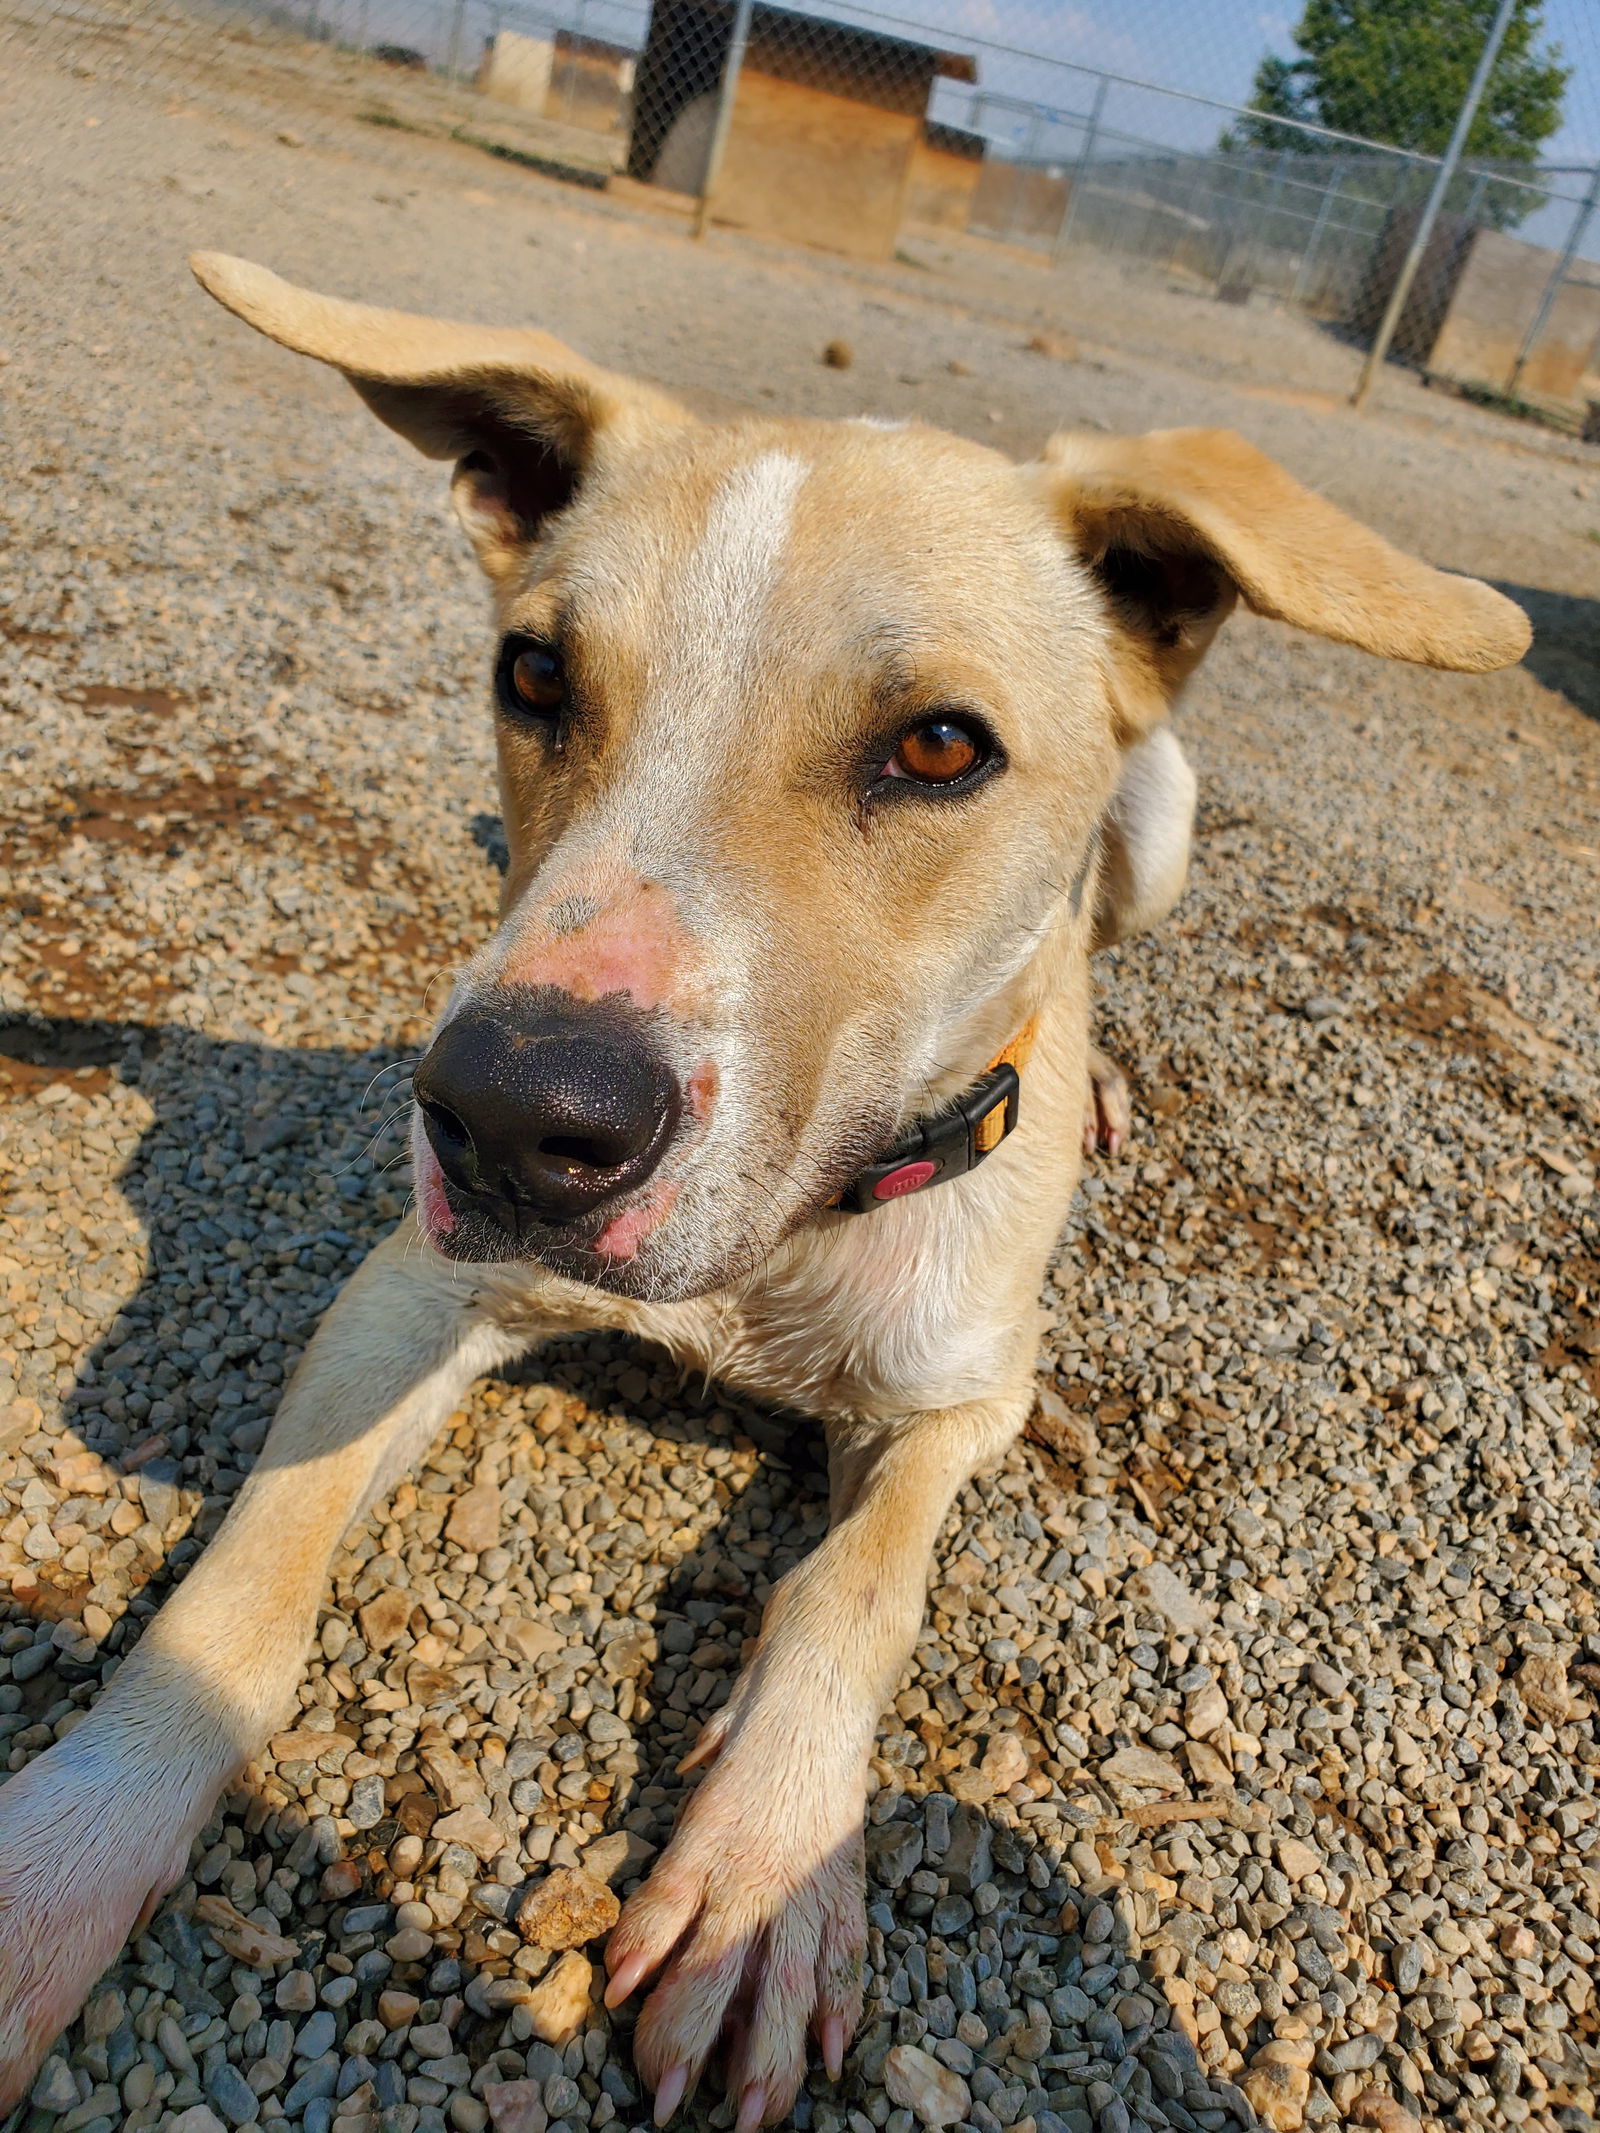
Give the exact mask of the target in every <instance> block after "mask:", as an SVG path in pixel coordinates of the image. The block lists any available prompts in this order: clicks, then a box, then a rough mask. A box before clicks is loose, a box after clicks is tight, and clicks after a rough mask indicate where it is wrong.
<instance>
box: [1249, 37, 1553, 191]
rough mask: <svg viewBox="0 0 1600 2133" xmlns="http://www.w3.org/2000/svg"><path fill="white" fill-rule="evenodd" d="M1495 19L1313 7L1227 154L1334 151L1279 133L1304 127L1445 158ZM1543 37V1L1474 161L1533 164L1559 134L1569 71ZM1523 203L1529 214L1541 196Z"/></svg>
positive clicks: (1474, 144) (1271, 67) (1495, 88)
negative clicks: (1294, 53) (1303, 123)
mask: <svg viewBox="0 0 1600 2133" xmlns="http://www.w3.org/2000/svg"><path fill="white" fill-rule="evenodd" d="M1495 9H1496V0H1306V8H1305V12H1304V14H1303V15H1302V16H1301V17H1300V20H1299V22H1298V23H1297V24H1296V26H1295V31H1294V41H1295V44H1296V46H1297V47H1298V49H1299V55H1300V56H1299V57H1298V58H1296V59H1280V58H1278V57H1277V56H1276V55H1275V54H1270V53H1269V54H1268V56H1267V57H1266V58H1265V59H1263V60H1262V62H1261V64H1260V66H1259V67H1258V68H1257V70H1256V79H1255V93H1254V95H1253V96H1252V97H1251V100H1250V102H1251V115H1250V116H1249V117H1247V118H1245V119H1243V120H1242V121H1241V122H1240V124H1239V125H1238V127H1237V128H1236V129H1235V130H1233V131H1232V132H1231V133H1230V134H1229V135H1228V136H1226V137H1225V138H1224V141H1223V144H1222V145H1223V146H1224V147H1225V148H1239V147H1250V148H1265V149H1272V150H1279V149H1285V148H1287V149H1291V150H1294V151H1297V152H1298V151H1305V152H1309V153H1312V154H1326V153H1327V151H1328V147H1329V144H1328V143H1327V142H1323V141H1319V140H1318V139H1317V138H1316V136H1315V135H1313V134H1306V133H1302V132H1301V131H1300V130H1299V129H1298V128H1297V127H1294V126H1285V125H1283V124H1281V123H1275V122H1277V121H1281V120H1283V119H1303V120H1309V121H1310V122H1311V123H1312V124H1313V125H1317V126H1328V127H1331V128H1332V129H1333V130H1334V131H1335V132H1337V133H1353V134H1358V135H1360V136H1362V137H1363V138H1364V139H1366V140H1370V141H1381V142H1383V143H1384V144H1385V145H1386V146H1389V147H1394V148H1409V149H1413V150H1417V151H1420V152H1421V153H1423V154H1425V155H1439V154H1440V153H1442V151H1443V150H1444V148H1445V146H1446V144H1447V143H1448V141H1449V139H1450V134H1451V131H1452V129H1453V128H1454V126H1455V122H1456V115H1457V113H1458V112H1459V111H1460V109H1461V106H1462V103H1463V101H1464V100H1465V98H1466V93H1467V88H1468V85H1469V83H1470V82H1471V79H1472V74H1473V69H1474V68H1475V66H1476V65H1477V61H1478V54H1479V53H1480V52H1481V51H1482V49H1483V42H1484V39H1485V38H1486V37H1487V36H1488V34H1489V28H1490V24H1491V23H1492V22H1493V20H1494V15H1495ZM1543 29H1544V19H1543V0H1518V4H1517V9H1516V12H1515V14H1514V15H1513V16H1512V18H1511V22H1510V26H1509V27H1508V29H1507V31H1506V35H1505V41H1504V43H1503V44H1502V45H1501V47H1500V53H1499V57H1498V58H1497V59H1496V61H1495V66H1494V72H1493V74H1492V75H1491V76H1490V78H1489V85H1488V88H1487V89H1486V90H1485V92H1484V97H1483V102H1482V103H1481V104H1480V105H1479V106H1478V111H1477V115H1476V117H1475V118H1474V119H1473V122H1472V130H1471V132H1470V133H1469V134H1468V136H1467V143H1466V153H1467V155H1468V156H1469V157H1475V158H1481V159H1482V160H1483V161H1485V162H1494V163H1511V164H1524V165H1526V164H1531V163H1536V162H1537V161H1538V159H1539V149H1540V146H1541V144H1542V143H1543V142H1545V141H1547V140H1548V139H1549V138H1550V136H1551V134H1553V133H1554V132H1555V131H1556V129H1557V127H1558V126H1559V125H1560V124H1561V99H1562V96H1563V94H1564V93H1565V90H1566V86H1567V83H1568V81H1569V80H1570V79H1571V74H1572V70H1571V68H1570V67H1565V66H1563V65H1562V64H1561V51H1560V47H1559V46H1557V45H1544V46H1541V45H1540V43H1539V40H1540V37H1541V35H1542V32H1543ZM1506 190H1512V191H1514V190H1517V189H1506ZM1526 201H1527V205H1529V206H1532V205H1533V204H1535V196H1534V195H1532V194H1528V195H1526Z"/></svg>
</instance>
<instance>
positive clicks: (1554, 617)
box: [1495, 580, 1600, 719]
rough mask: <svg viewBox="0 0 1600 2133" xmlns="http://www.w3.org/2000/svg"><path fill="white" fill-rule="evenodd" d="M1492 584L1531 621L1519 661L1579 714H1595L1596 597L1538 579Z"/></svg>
mask: <svg viewBox="0 0 1600 2133" xmlns="http://www.w3.org/2000/svg"><path fill="white" fill-rule="evenodd" d="M1495 584H1496V587H1497V590H1499V591H1500V592H1503V593H1504V594H1505V595H1506V598H1507V599H1508V600H1515V601H1516V603H1517V605H1518V607H1520V608H1521V609H1522V610H1523V612H1524V613H1525V614H1526V615H1527V617H1528V620H1529V621H1530V622H1531V623H1532V624H1533V643H1532V644H1531V645H1530V646H1529V648H1528V650H1527V652H1526V653H1525V654H1524V656H1523V661H1522V663H1523V665H1524V666H1525V667H1526V668H1527V669H1528V671H1529V672H1530V673H1531V674H1532V675H1533V676H1534V677H1535V679H1536V680H1539V681H1542V682H1543V683H1544V685H1545V687H1546V688H1547V689H1554V690H1555V691H1556V693H1557V694H1558V695H1560V696H1564V697H1565V698H1566V699H1567V701H1568V703H1570V704H1572V705H1573V706H1574V707H1575V708H1576V709H1577V710H1579V711H1581V712H1582V713H1583V715H1584V716H1585V718H1596V719H1600V600H1589V599H1585V598H1584V597H1583V595H1582V594H1580V593H1564V592H1547V591H1546V590H1545V589H1544V588H1543V587H1542V586H1538V585H1508V584H1505V583H1502V582H1501V581H1499V580H1496V581H1495Z"/></svg>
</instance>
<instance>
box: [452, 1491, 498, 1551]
mask: <svg viewBox="0 0 1600 2133" xmlns="http://www.w3.org/2000/svg"><path fill="white" fill-rule="evenodd" d="M444 1537H445V1539H446V1540H447V1541H453V1542H454V1543H455V1545H456V1547H458V1548H460V1549H462V1550H463V1551H464V1553H466V1554H467V1555H482V1553H483V1551H484V1549H485V1548H492V1547H493V1546H494V1544H495V1542H496V1541H497V1540H498V1539H499V1538H500V1491H499V1490H498V1489H497V1488H496V1487H495V1485H494V1483H493V1482H492V1481H480V1482H479V1483H478V1485H477V1487H476V1488H472V1489H468V1491H467V1493H466V1495H465V1496H458V1497H457V1498H456V1500H455V1503H454V1505H453V1506H452V1508H451V1511H450V1516H449V1517H448V1518H447V1519H446V1520H445V1522H444Z"/></svg>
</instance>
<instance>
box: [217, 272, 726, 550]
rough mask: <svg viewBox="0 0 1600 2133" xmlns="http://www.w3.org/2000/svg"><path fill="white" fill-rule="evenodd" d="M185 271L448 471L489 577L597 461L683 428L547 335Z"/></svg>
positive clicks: (272, 282) (633, 387)
mask: <svg viewBox="0 0 1600 2133" xmlns="http://www.w3.org/2000/svg"><path fill="white" fill-rule="evenodd" d="M189 264H190V266H191V267H192V268H193V270H194V274H195V278H196V280H197V281H198V282H199V283H200V285H201V287H202V288H203V289H206V290H208V291H209V292H210V294H211V295H212V296H214V297H215V298H216V299H217V301H218V303H220V304H223V305H225V306H226V307H227V309H228V310H230V311H232V312H234V313H235V314H236V316H238V317H239V318H242V319H243V320H244V321H245V322H246V324H247V325H251V326H254V327H255V328H256V329H257V330H258V331H259V332H261V333H264V334H266V335H267V337H268V338H269V339H270V340H274V341H280V342H281V343H282V344H283V346H284V347H285V348H292V349H294V350H295V351H296V352H297V353H298V354H300V355H308V356H315V357H316V358H317V360H318V361H319V362H322V363H331V364H332V365H333V367H334V368H335V369H336V370H342V371H343V372H344V374H345V376H346V377H347V378H348V379H349V381H350V383H351V384H352V385H353V386H354V387H355V389H356V391H357V392H358V393H359V394H360V395H361V397H362V399H363V400H365V401H366V403H367V405H368V407H370V408H371V409H372V412H373V413H374V414H375V415H376V416H377V417H378V418H379V420H380V421H382V422H386V423H387V424H388V425H389V427H390V428H391V429H393V430H398V431H399V433H400V435H401V436H402V437H404V438H406V439H407V440H408V442H410V443H411V444H414V445H415V446H416V447H417V449H418V451H420V452H424V453H426V454H427V456H428V457H429V458H430V459H453V460H454V461H455V462H456V473H455V481H454V483H453V486H452V494H453V496H454V499H455V506H456V510H457V512H458V513H459V515H460V518H461V522H462V524H463V525H464V526H465V527H466V530H467V533H468V535H469V537H470V539H471V541H472V544H473V546H474V548H476V550H477V551H478V560H479V561H480V562H481V563H482V565H483V567H484V569H485V570H486V571H487V572H488V574H489V575H490V577H491V578H499V577H504V576H505V575H506V574H507V573H508V572H510V571H512V570H514V569H515V568H516V567H517V565H518V564H519V562H520V561H521V559H522V558H523V556H524V555H525V554H526V552H527V550H528V548H529V546H530V545H531V543H532V542H534V541H535V540H537V539H538V537H539V530H540V527H541V525H542V524H543V522H544V521H545V520H546V519H547V518H548V517H549V516H550V515H551V513H553V512H556V511H560V510H561V509H562V508H563V507H564V506H565V505H566V504H568V503H569V502H570V501H571V500H572V497H573V496H574V494H575V493H576V491H577V489H578V486H579V484H580V483H581V482H582V481H583V479H584V478H585V476H586V475H587V474H589V473H590V472H591V471H593V470H594V469H595V467H596V466H597V465H599V464H600V463H601V462H602V461H603V460H605V459H606V458H607V457H609V456H612V455H616V454H620V453H624V452H626V451H628V450H629V449H630V448H632V447H633V446H635V445H637V444H639V443H642V442H643V441H644V440H645V439H646V438H647V437H648V436H649V434H650V433H651V432H652V431H656V432H659V431H661V430H663V429H666V428H670V427H672V426H673V425H675V424H678V423H682V422H688V421H689V420H691V419H692V418H691V417H690V416H689V414H688V413H687V411H686V410H684V409H683V408H680V407H679V406H678V405H677V404H676V403H675V402H674V401H672V400H669V399H667V398H666V396H665V395H664V394H661V393H656V392H653V391H652V390H651V389H650V387H648V386H645V385H637V384H635V383H634V382H633V381H632V380H631V379H628V378H622V377H618V376H616V375H615V374H614V373H612V372H611V371H608V370H601V369H600V368H599V367H598V366H597V365H595V364H593V363H587V362H585V361H584V359H583V357H582V356H580V355H575V354H574V353H573V351H572V350H571V349H570V348H566V347H564V346H563V345H562V343H561V342H560V341H557V340H554V339H552V338H551V336H550V335H549V334H547V333H536V332H533V331H531V330H522V329H519V328H510V327H504V326H460V325H455V324H452V323H451V322H450V321H449V320H446V319H432V318H417V317H414V316H412V314H411V313H409V312H405V311H380V310H376V309H374V308H373V307H372V306H371V305H369V304H352V303H345V302H343V301H342V300H341V299H340V298H338V297H334V296H317V295H315V294H313V292H312V291H311V290H309V289H297V288H296V287H295V286H294V285H293V283H291V282H286V281H283V280H280V278H279V277H278V276H277V275H276V274H273V273H270V272H269V271H268V270H267V268H265V267H258V266H253V265H252V264H251V263H250V261H248V260H245V259H231V258H229V257H228V255H227V254H226V253H223V252H197V253H195V254H194V256H193V258H192V259H191V260H190V262H189Z"/></svg>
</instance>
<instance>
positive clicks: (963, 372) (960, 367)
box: [945, 356, 972, 378]
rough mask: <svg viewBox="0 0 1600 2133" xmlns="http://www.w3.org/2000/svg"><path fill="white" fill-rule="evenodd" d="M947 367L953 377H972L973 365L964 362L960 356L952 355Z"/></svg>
mask: <svg viewBox="0 0 1600 2133" xmlns="http://www.w3.org/2000/svg"><path fill="white" fill-rule="evenodd" d="M945 368H946V370H948V371H949V373H950V375H951V377H952V378H970V377H971V376H972V365H971V364H970V363H963V362H962V360H961V358H960V356H952V357H951V358H950V360H949V362H948V363H947V364H946V365H945Z"/></svg>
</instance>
